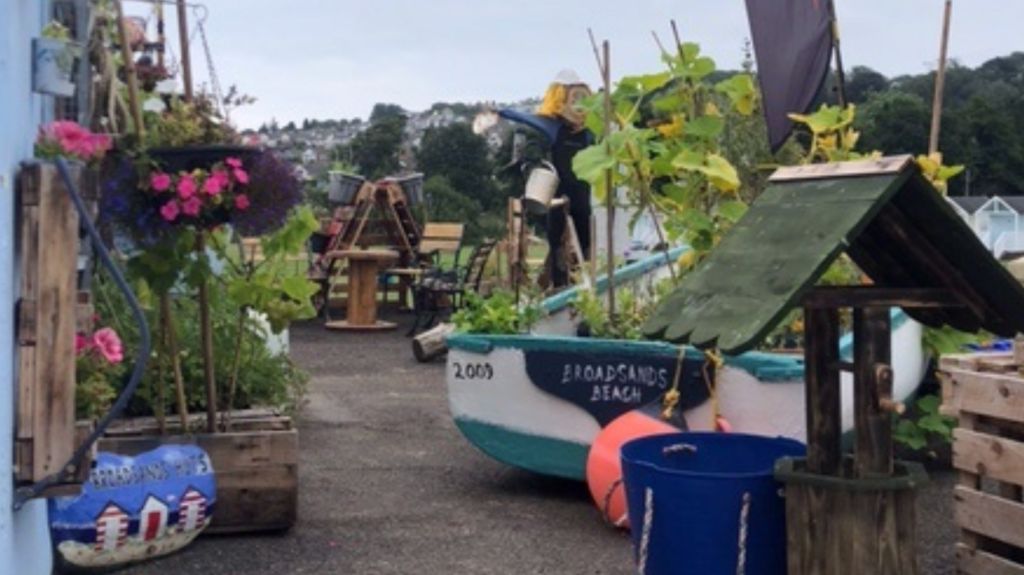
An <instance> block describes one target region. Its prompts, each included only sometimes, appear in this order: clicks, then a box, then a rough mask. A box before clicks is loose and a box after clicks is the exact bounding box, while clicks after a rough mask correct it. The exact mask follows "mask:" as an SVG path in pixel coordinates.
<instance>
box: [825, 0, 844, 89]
mask: <svg viewBox="0 0 1024 575" xmlns="http://www.w3.org/2000/svg"><path fill="white" fill-rule="evenodd" d="M828 10H829V16H830V17H831V20H832V47H833V48H834V49H835V51H836V96H837V97H838V98H839V107H840V108H845V107H846V72H845V71H844V70H843V52H842V50H840V48H839V19H838V18H837V17H836V3H835V0H828Z"/></svg>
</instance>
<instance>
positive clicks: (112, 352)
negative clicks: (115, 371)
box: [92, 327, 124, 363]
mask: <svg viewBox="0 0 1024 575" xmlns="http://www.w3.org/2000/svg"><path fill="white" fill-rule="evenodd" d="M92 345H93V346H94V347H95V348H96V351H98V352H99V353H100V355H102V356H103V359H106V360H107V361H108V362H109V363H121V361H122V360H124V346H123V345H122V344H121V338H120V337H118V335H117V332H116V331H114V330H113V329H111V328H109V327H105V328H103V329H100V330H97V331H96V333H94V334H92Z"/></svg>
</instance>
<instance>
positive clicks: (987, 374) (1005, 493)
mask: <svg viewBox="0 0 1024 575" xmlns="http://www.w3.org/2000/svg"><path fill="white" fill-rule="evenodd" d="M939 365H940V377H941V379H942V399H943V412H944V413H946V414H947V415H952V416H956V417H958V418H959V420H960V423H959V426H958V428H957V429H956V430H955V431H954V432H953V466H954V467H956V468H957V469H958V470H959V471H960V480H959V484H958V485H957V486H956V491H955V495H954V497H955V515H956V522H957V525H959V527H960V529H961V531H960V533H961V535H960V541H959V542H958V543H957V549H956V551H957V553H956V555H957V568H958V570H959V571H958V572H959V573H964V574H967V575H975V574H977V575H981V574H986V575H988V574H1000V575H1024V501H1022V497H1021V495H1022V486H1024V375H1022V371H1021V370H1022V368H1024V362H1022V361H1021V358H1020V357H1018V358H1016V359H1015V358H1014V354H1013V353H1009V352H1007V353H985V354H971V355H953V356H945V357H943V358H942V360H941V361H940V364H939Z"/></svg>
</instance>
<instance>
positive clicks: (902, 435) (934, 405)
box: [892, 395, 956, 451]
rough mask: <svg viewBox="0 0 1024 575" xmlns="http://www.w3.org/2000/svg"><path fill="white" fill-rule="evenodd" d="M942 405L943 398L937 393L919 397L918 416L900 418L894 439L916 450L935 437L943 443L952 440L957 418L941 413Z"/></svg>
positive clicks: (925, 445)
mask: <svg viewBox="0 0 1024 575" xmlns="http://www.w3.org/2000/svg"><path fill="white" fill-rule="evenodd" d="M940 405H942V400H941V399H940V398H939V396H937V395H925V396H923V397H920V398H918V400H917V402H916V403H915V407H916V410H915V411H916V412H917V413H918V414H919V415H918V417H917V418H916V419H912V418H910V417H906V418H904V419H899V420H898V421H897V422H896V424H895V428H894V429H893V434H892V438H893V440H894V441H896V442H897V443H901V444H903V445H906V446H907V447H909V448H910V449H913V450H914V451H920V450H922V449H924V448H926V447H927V446H928V445H929V442H930V440H933V439H935V440H938V441H941V442H943V443H949V442H951V441H952V440H953V429H954V428H955V427H956V418H955V417H949V416H947V415H942V414H941V413H939V406H940Z"/></svg>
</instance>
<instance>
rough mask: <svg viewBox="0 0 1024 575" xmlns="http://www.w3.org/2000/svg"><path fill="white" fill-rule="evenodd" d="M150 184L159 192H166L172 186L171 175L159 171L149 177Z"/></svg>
mask: <svg viewBox="0 0 1024 575" xmlns="http://www.w3.org/2000/svg"><path fill="white" fill-rule="evenodd" d="M149 185H150V187H152V188H153V189H154V190H155V191H157V192H166V191H167V190H169V189H170V187H171V176H170V174H165V173H163V172H157V173H155V174H153V175H152V176H150V177H149Z"/></svg>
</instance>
